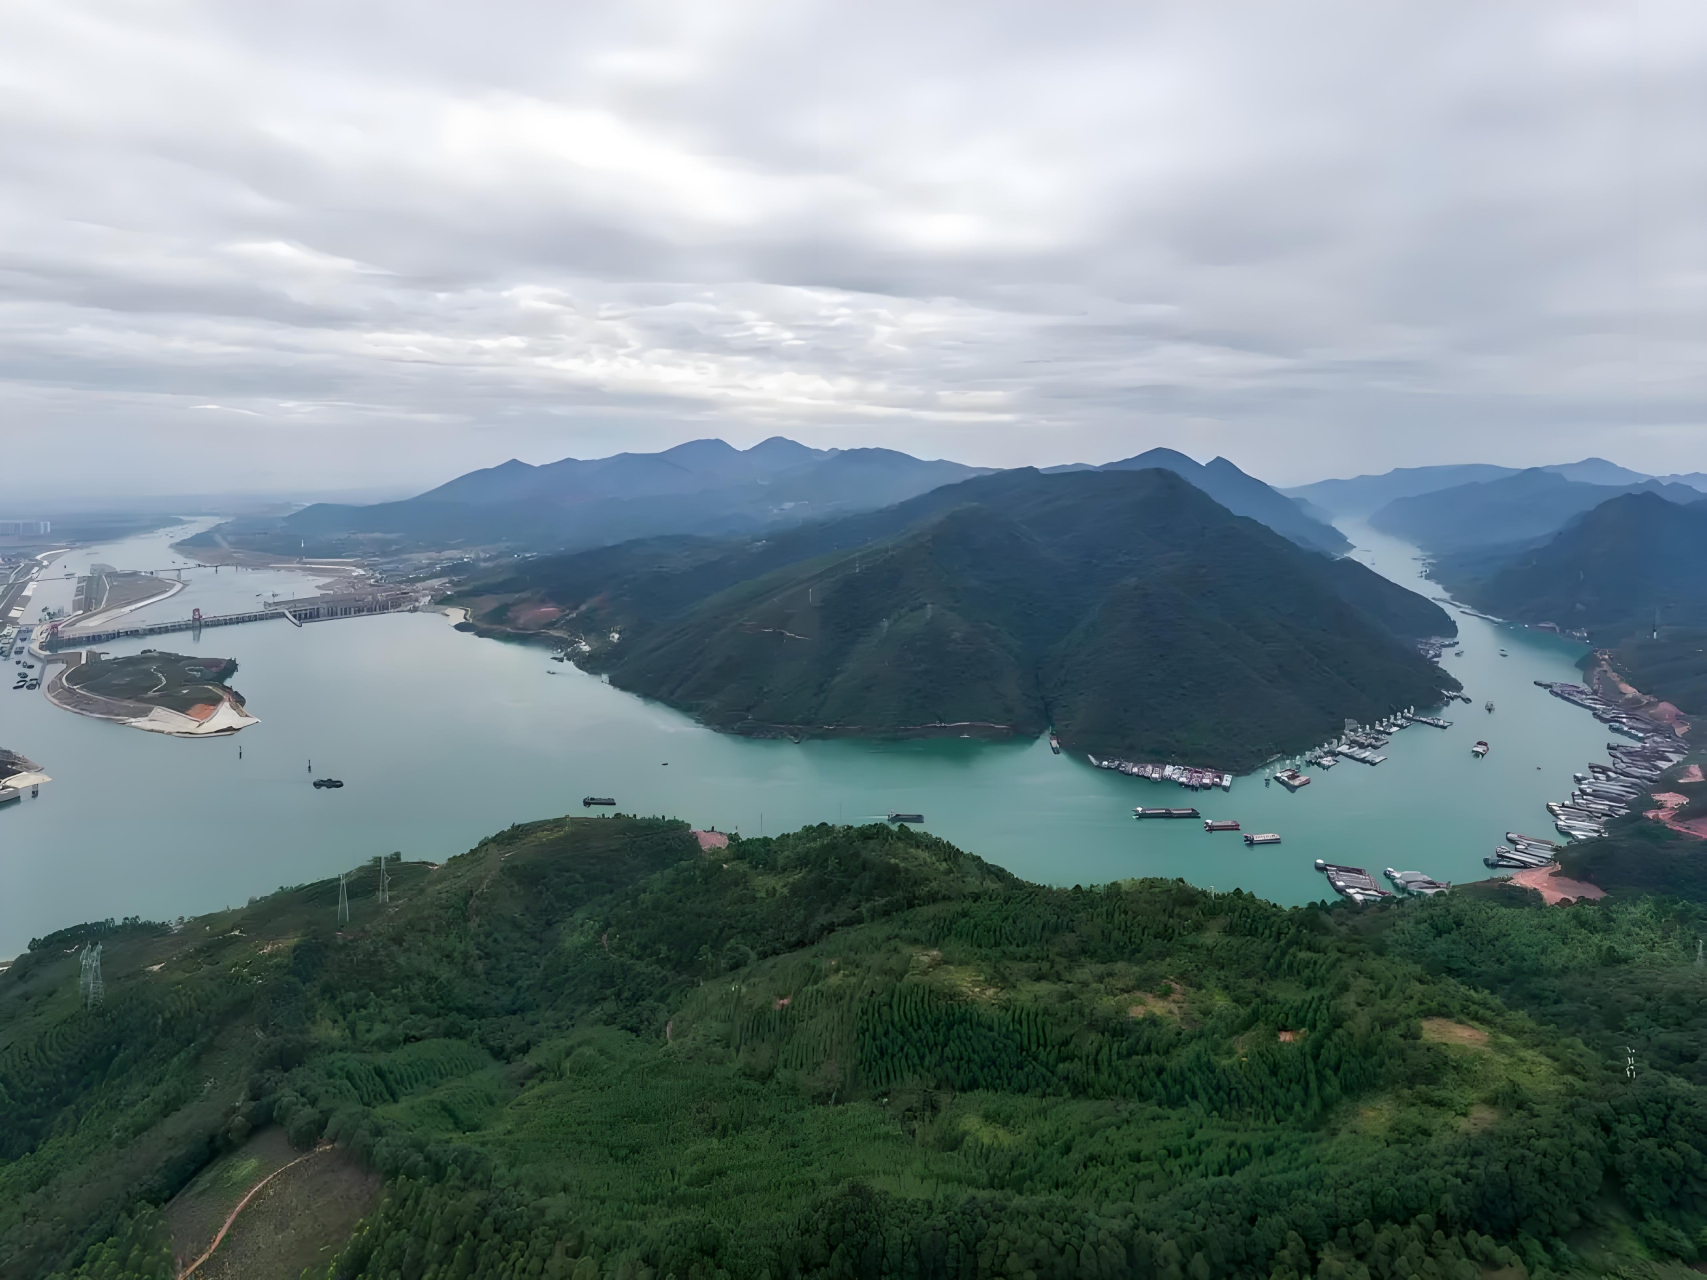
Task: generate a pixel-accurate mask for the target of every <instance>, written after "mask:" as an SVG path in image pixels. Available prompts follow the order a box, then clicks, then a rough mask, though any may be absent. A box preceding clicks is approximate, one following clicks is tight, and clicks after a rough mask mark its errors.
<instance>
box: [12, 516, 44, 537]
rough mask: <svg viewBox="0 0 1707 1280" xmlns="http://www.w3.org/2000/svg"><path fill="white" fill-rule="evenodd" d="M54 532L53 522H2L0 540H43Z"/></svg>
mask: <svg viewBox="0 0 1707 1280" xmlns="http://www.w3.org/2000/svg"><path fill="white" fill-rule="evenodd" d="M52 532H53V521H51V520H0V538H41V537H45V536H47V535H48V534H50V533H52Z"/></svg>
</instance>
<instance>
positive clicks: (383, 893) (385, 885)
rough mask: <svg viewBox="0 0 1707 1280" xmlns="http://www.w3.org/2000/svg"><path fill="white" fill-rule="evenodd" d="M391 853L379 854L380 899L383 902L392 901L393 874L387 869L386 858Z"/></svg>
mask: <svg viewBox="0 0 1707 1280" xmlns="http://www.w3.org/2000/svg"><path fill="white" fill-rule="evenodd" d="M388 856H389V855H387V854H383V853H382V854H380V855H379V900H380V902H382V903H386V902H390V901H391V876H390V874H389V873H387V871H386V870H385V859H386V858H387V857H388Z"/></svg>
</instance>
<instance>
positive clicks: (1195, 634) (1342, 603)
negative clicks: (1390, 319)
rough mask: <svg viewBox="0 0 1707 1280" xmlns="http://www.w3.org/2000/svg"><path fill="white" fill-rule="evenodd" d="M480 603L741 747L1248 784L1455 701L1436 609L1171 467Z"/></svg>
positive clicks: (558, 575)
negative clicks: (1442, 658) (788, 742)
mask: <svg viewBox="0 0 1707 1280" xmlns="http://www.w3.org/2000/svg"><path fill="white" fill-rule="evenodd" d="M1187 461H1189V460H1187ZM1229 465H1230V464H1229ZM1235 470H1236V469H1235ZM1241 474H1242V473H1241ZM1247 479H1248V477H1247ZM1253 483H1254V482H1253ZM462 599H463V600H464V601H465V602H466V603H467V604H469V606H470V607H471V608H472V609H474V610H475V612H476V616H477V619H478V622H479V624H480V625H482V626H487V627H495V628H504V629H521V630H539V629H542V628H549V629H550V630H552V631H554V632H556V633H557V634H559V635H562V636H566V637H567V636H573V637H576V638H577V639H579V640H582V641H584V643H585V644H586V645H587V649H586V650H585V651H584V652H583V653H582V655H581V658H580V660H581V661H582V662H583V663H584V664H585V665H587V666H589V667H590V668H592V669H595V670H599V671H603V672H606V673H608V675H609V677H610V680H611V682H612V683H613V684H616V685H618V686H620V687H623V688H626V689H630V690H633V691H635V692H638V693H642V694H645V695H647V696H651V697H656V698H659V699H661V700H663V701H665V702H668V703H670V704H672V705H675V706H678V707H682V708H684V709H687V710H690V711H692V712H694V713H695V714H697V715H699V716H701V717H702V718H703V719H705V720H706V721H707V722H709V723H711V724H713V725H715V726H717V727H719V728H724V729H729V730H734V731H738V732H746V733H790V734H818V733H872V734H882V735H894V734H908V733H919V734H932V733H937V734H940V733H950V734H954V733H961V732H966V733H971V734H978V735H981V734H996V735H1001V734H1010V733H1011V734H1023V735H1034V734H1037V733H1040V732H1042V730H1043V729H1045V728H1046V727H1048V726H1049V725H1051V724H1053V725H1054V726H1055V727H1056V728H1057V730H1058V731H1059V732H1060V734H1061V737H1062V739H1063V740H1064V742H1065V743H1066V744H1067V745H1069V746H1071V747H1073V748H1075V749H1079V750H1086V751H1091V752H1095V753H1097V754H1125V755H1129V756H1137V757H1147V758H1164V759H1165V758H1169V757H1176V758H1180V759H1185V760H1190V761H1195V762H1199V763H1203V764H1208V765H1219V766H1221V767H1224V768H1229V769H1243V768H1248V767H1250V766H1253V765H1255V764H1257V763H1260V762H1261V761H1262V760H1264V759H1265V758H1267V757H1269V756H1271V755H1273V754H1275V753H1278V752H1285V751H1292V750H1298V749H1301V748H1304V747H1307V746H1309V745H1312V744H1314V743H1316V742H1320V741H1322V740H1323V739H1325V738H1326V737H1328V736H1330V735H1331V734H1332V733H1334V732H1335V731H1337V730H1338V729H1339V728H1340V726H1341V724H1342V721H1343V720H1344V718H1345V717H1348V716H1350V717H1355V718H1358V719H1363V720H1368V719H1372V718H1375V717H1377V716H1379V715H1382V714H1385V713H1387V712H1389V711H1392V710H1394V709H1396V708H1398V707H1403V706H1406V705H1411V704H1417V705H1427V704H1432V703H1437V702H1438V701H1439V700H1440V695H1441V691H1442V690H1443V689H1446V688H1455V687H1456V685H1455V683H1454V682H1453V681H1452V679H1451V677H1450V676H1448V675H1446V674H1445V673H1444V672H1443V671H1442V670H1441V669H1440V668H1439V667H1437V666H1435V665H1434V664H1432V663H1430V662H1427V661H1426V660H1424V659H1423V658H1421V657H1420V656H1419V655H1418V653H1417V651H1416V648H1415V643H1414V642H1415V639H1416V638H1417V637H1419V636H1423V635H1431V634H1433V635H1449V634H1452V632H1453V624H1452V622H1451V621H1450V619H1449V618H1448V617H1447V615H1446V614H1445V613H1444V612H1443V611H1442V610H1441V609H1439V608H1438V607H1437V606H1436V605H1434V604H1432V603H1430V602H1429V601H1427V600H1424V599H1423V598H1422V597H1420V596H1416V595H1414V594H1412V593H1410V592H1408V591H1405V590H1404V589H1402V588H1400V587H1398V586H1396V585H1394V584H1393V583H1391V582H1389V581H1387V580H1386V579H1384V578H1381V577H1379V576H1377V575H1376V574H1374V573H1372V572H1371V571H1369V570H1368V569H1366V568H1365V567H1364V566H1363V565H1361V564H1359V563H1357V562H1355V561H1352V560H1335V559H1332V558H1329V557H1327V556H1324V555H1320V554H1317V553H1315V552H1312V551H1308V550H1305V549H1303V548H1300V547H1298V546H1297V545H1295V544H1294V543H1292V542H1290V541H1288V540H1287V539H1285V538H1283V537H1281V536H1279V535H1278V534H1276V533H1275V532H1273V531H1272V530H1270V529H1268V528H1265V527H1264V526H1262V525H1261V524H1259V523H1257V522H1256V521H1254V520H1251V519H1246V518H1241V517H1239V516H1237V515H1234V514H1233V513H1231V512H1230V511H1228V510H1227V509H1226V508H1224V507H1222V506H1221V505H1218V504H1217V503H1216V502H1215V501H1214V500H1212V499H1211V498H1210V497H1209V496H1208V495H1207V494H1206V493H1204V492H1201V491H1200V490H1199V489H1197V488H1196V487H1195V486H1194V485H1192V484H1190V483H1186V482H1185V481H1184V480H1183V479H1182V478H1181V477H1180V476H1179V475H1178V474H1177V473H1175V472H1174V471H1172V470H1171V469H1160V468H1148V469H1141V470H1129V469H1126V468H1125V467H1116V468H1112V469H1111V468H1101V469H1084V470H1071V471H1067V472H1065V473H1062V474H1055V475H1044V474H1041V473H1039V472H1037V471H1034V470H1030V469H1025V470H1019V471H1008V472H1002V473H999V474H995V475H989V476H984V477H979V478H975V479H971V480H967V481H964V482H962V483H959V484H955V485H952V486H948V487H946V488H939V489H936V490H934V491H932V492H931V493H928V494H925V495H923V496H920V497H917V498H913V499H911V500H909V501H907V502H904V503H902V504H899V505H898V506H895V507H892V508H889V509H887V510H884V511H880V512H875V513H871V514H866V515H856V516H850V517H847V518H844V519H841V520H832V521H828V522H824V523H821V524H816V525H811V526H807V527H804V528H798V529H792V530H787V531H784V532H781V533H779V534H777V535H775V536H772V537H767V538H762V539H746V540H740V541H736V542H728V543H721V544H719V543H711V542H707V541H704V540H699V539H684V538H669V539H657V540H652V541H649V542H637V543H629V544H625V545H623V546H617V547H608V548H602V549H599V550H595V551H589V552H585V553H581V554H577V555H567V556H553V557H545V558H541V559H537V560H533V561H530V562H527V563H526V564H525V565H523V566H521V567H520V569H519V570H518V572H517V573H515V574H513V575H510V576H508V577H505V578H502V579H499V580H495V581H490V582H486V583H482V584H477V585H474V586H471V587H469V588H468V589H467V591H465V593H464V594H463V597H462ZM613 636H614V637H616V638H615V639H612V637H613Z"/></svg>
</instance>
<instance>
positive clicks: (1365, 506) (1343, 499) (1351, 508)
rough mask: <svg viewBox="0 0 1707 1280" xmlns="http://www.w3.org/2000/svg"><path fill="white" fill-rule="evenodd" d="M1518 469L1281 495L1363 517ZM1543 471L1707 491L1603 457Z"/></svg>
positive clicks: (1693, 482) (1487, 468)
mask: <svg viewBox="0 0 1707 1280" xmlns="http://www.w3.org/2000/svg"><path fill="white" fill-rule="evenodd" d="M1520 470H1522V468H1519V467H1497V466H1494V465H1492V464H1490V463H1482V462H1472V463H1464V464H1461V465H1455V466H1443V467H1398V468H1395V469H1394V470H1392V471H1388V472H1385V473H1383V474H1382V475H1378V476H1356V477H1353V478H1352V479H1350V480H1318V481H1316V483H1314V484H1307V485H1301V486H1299V487H1298V488H1296V489H1287V490H1285V491H1284V492H1285V493H1286V495H1287V496H1288V497H1291V498H1295V499H1298V500H1300V501H1302V502H1305V503H1309V504H1311V505H1313V506H1315V507H1317V508H1320V509H1321V510H1323V511H1327V512H1330V513H1332V514H1333V515H1336V516H1367V515H1370V514H1371V513H1372V512H1375V511H1379V510H1380V509H1381V508H1382V507H1385V506H1386V505H1387V504H1388V503H1390V502H1392V501H1394V500H1395V499H1398V498H1414V497H1417V496H1418V495H1420V494H1425V493H1436V492H1438V491H1440V490H1442V489H1452V488H1456V487H1458V486H1460V485H1466V484H1473V483H1477V482H1483V481H1488V480H1499V479H1503V478H1504V477H1506V476H1514V475H1517V474H1518V472H1519V471H1520ZM1532 470H1538V471H1547V472H1551V473H1552V474H1554V475H1557V476H1559V477H1561V478H1562V479H1565V480H1571V481H1576V482H1579V483H1582V484H1595V485H1611V486H1614V487H1624V486H1628V485H1635V484H1641V483H1643V482H1644V481H1648V480H1659V481H1661V482H1662V483H1666V484H1683V485H1689V486H1690V487H1692V488H1696V489H1701V490H1703V491H1707V473H1703V472H1700V471H1695V472H1691V473H1689V474H1688V475H1670V476H1648V475H1643V474H1642V473H1641V472H1639V471H1631V470H1630V469H1629V468H1627V467H1621V466H1619V465H1618V464H1616V463H1613V462H1608V461H1607V460H1606V459H1605V458H1584V459H1583V460H1582V461H1580V462H1563V463H1555V464H1554V465H1552V466H1546V467H1537V468H1532Z"/></svg>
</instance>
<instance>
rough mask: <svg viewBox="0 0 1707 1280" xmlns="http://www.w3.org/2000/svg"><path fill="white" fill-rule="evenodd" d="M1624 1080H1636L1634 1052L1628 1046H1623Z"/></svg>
mask: <svg viewBox="0 0 1707 1280" xmlns="http://www.w3.org/2000/svg"><path fill="white" fill-rule="evenodd" d="M1624 1078H1625V1079H1626V1080H1634V1079H1635V1078H1636V1051H1635V1050H1634V1049H1632V1048H1631V1047H1630V1046H1629V1045H1625V1046H1624Z"/></svg>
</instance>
